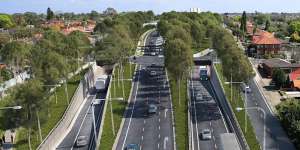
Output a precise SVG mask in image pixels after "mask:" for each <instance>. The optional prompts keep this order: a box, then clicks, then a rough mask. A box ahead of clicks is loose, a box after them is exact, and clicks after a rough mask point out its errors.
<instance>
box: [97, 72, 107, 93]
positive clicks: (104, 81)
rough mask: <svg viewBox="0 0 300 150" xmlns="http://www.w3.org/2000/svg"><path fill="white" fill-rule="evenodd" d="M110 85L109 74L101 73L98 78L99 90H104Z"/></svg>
mask: <svg viewBox="0 0 300 150" xmlns="http://www.w3.org/2000/svg"><path fill="white" fill-rule="evenodd" d="M107 85H108V76H107V75H101V76H99V77H98V78H97V79H96V82H95V88H96V90H97V91H104V90H105V89H106V87H107Z"/></svg>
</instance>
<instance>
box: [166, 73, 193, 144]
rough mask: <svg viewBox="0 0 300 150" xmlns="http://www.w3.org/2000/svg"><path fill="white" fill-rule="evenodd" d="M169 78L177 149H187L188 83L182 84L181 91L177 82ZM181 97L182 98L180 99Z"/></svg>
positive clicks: (183, 82)
mask: <svg viewBox="0 0 300 150" xmlns="http://www.w3.org/2000/svg"><path fill="white" fill-rule="evenodd" d="M168 77H169V82H170V86H171V87H170V88H171V95H172V104H173V111H174V121H175V131H176V134H175V135H174V136H176V139H175V140H176V146H177V147H176V149H178V150H181V149H187V148H188V122H187V121H188V120H187V118H188V114H187V113H188V97H187V89H186V88H187V87H186V85H187V84H186V81H182V82H180V89H179V88H178V87H179V86H178V84H177V81H176V80H175V79H174V78H173V77H171V76H168ZM179 95H180V97H179Z"/></svg>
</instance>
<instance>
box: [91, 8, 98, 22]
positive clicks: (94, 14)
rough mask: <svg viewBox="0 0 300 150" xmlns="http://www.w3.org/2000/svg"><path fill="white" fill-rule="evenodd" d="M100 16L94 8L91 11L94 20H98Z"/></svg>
mask: <svg viewBox="0 0 300 150" xmlns="http://www.w3.org/2000/svg"><path fill="white" fill-rule="evenodd" d="M98 17H99V13H98V12H97V11H95V10H92V11H91V13H90V14H89V18H90V19H92V20H96V19H97V18H98Z"/></svg>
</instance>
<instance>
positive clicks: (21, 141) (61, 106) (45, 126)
mask: <svg viewBox="0 0 300 150" xmlns="http://www.w3.org/2000/svg"><path fill="white" fill-rule="evenodd" d="M85 72H86V71H83V72H81V73H80V74H78V75H75V76H73V77H72V78H71V79H70V80H69V81H68V94H69V101H71V98H72V96H73V94H74V92H75V91H76V89H77V87H78V84H79V83H80V80H81V79H82V77H83V75H84V73H85ZM64 87H65V86H61V87H59V88H57V89H56V94H57V103H56V101H55V93H53V94H52V95H51V96H50V97H49V99H48V100H49V105H48V107H47V109H43V110H40V111H39V117H40V120H41V130H42V137H43V138H45V137H46V136H47V135H48V133H49V132H50V131H51V130H52V128H53V127H54V126H55V125H56V123H57V122H58V121H59V120H60V119H61V117H62V115H63V114H64V112H65V110H66V108H67V107H68V102H67V99H66V95H65V88H64ZM36 122H37V121H36V120H35V123H34V126H33V129H32V133H31V145H32V148H33V149H36V148H37V147H38V146H39V144H40V143H41V141H40V140H39V136H38V128H37V123H36ZM27 134H28V131H27V129H25V128H19V129H18V132H17V142H16V145H15V146H16V149H29V145H28V138H27Z"/></svg>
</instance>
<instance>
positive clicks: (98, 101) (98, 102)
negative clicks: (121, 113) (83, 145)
mask: <svg viewBox="0 0 300 150" xmlns="http://www.w3.org/2000/svg"><path fill="white" fill-rule="evenodd" d="M123 99H124V98H123V97H118V98H110V97H109V99H108V101H110V113H111V120H112V121H111V124H112V132H113V134H114V136H115V126H114V119H113V110H112V102H111V101H112V100H119V101H123ZM105 100H106V99H94V100H93V102H92V115H93V126H94V136H95V142H96V143H97V134H96V121H95V112H94V109H95V108H94V107H95V106H94V105H97V104H100V102H101V101H105Z"/></svg>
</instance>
